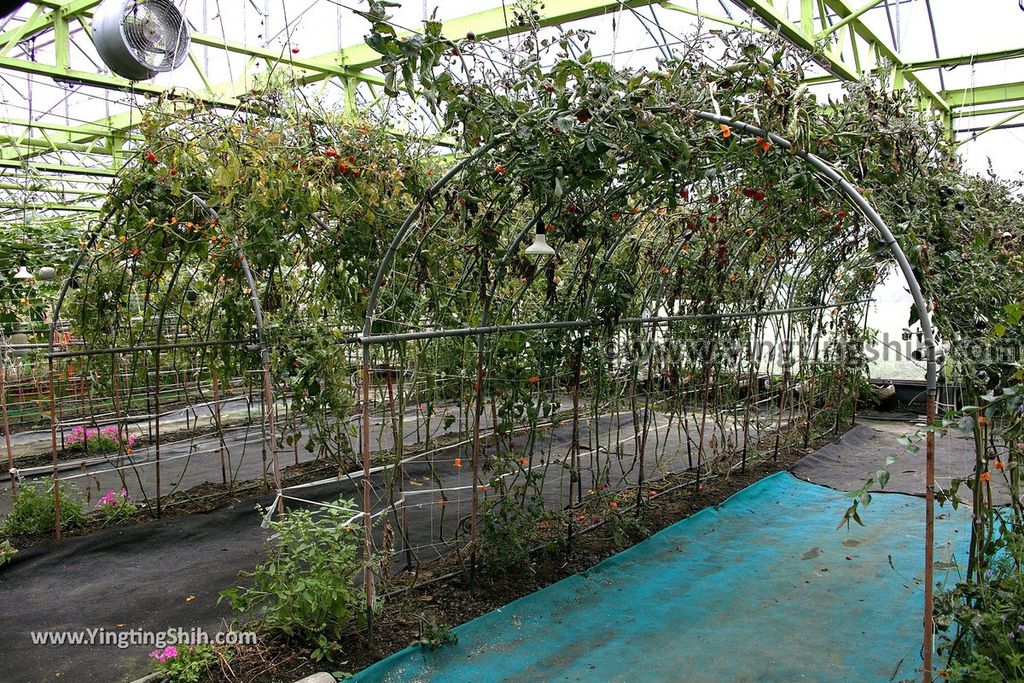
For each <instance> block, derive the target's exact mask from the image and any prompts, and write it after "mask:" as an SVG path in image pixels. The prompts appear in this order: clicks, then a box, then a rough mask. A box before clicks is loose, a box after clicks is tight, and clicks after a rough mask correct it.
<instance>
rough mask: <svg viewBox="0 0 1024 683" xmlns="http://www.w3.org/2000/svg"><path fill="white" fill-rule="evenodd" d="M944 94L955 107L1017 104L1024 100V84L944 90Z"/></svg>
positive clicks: (1002, 84)
mask: <svg viewBox="0 0 1024 683" xmlns="http://www.w3.org/2000/svg"><path fill="white" fill-rule="evenodd" d="M942 94H943V96H944V97H945V98H946V99H947V100H949V104H950V105H951V106H953V107H973V106H979V105H985V104H999V103H1002V102H1017V101H1019V100H1024V82H1018V83H1000V84H998V85H979V86H975V87H973V88H958V89H955V90H944V91H943V93H942Z"/></svg>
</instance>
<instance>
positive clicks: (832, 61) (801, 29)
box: [734, 0, 861, 81]
mask: <svg viewBox="0 0 1024 683" xmlns="http://www.w3.org/2000/svg"><path fill="white" fill-rule="evenodd" d="M734 1H735V3H736V4H738V5H741V6H742V7H744V8H745V9H746V10H747V11H748V12H750V13H751V14H752V15H753V16H756V17H757V18H759V19H760V20H761V21H763V22H764V23H765V24H766V25H767V26H768V27H769V28H772V29H775V30H776V31H778V32H779V33H780V34H781V35H782V36H783V37H784V38H785V39H786V40H788V41H789V42H791V43H793V44H794V45H797V46H799V47H802V48H803V49H805V50H808V51H810V52H812V53H814V54H816V55H820V58H819V60H818V62H819V64H821V66H822V68H824V69H825V70H826V71H828V72H829V73H831V74H834V75H835V76H837V77H839V78H841V79H843V80H846V81H858V80H860V78H861V74H860V73H859V72H858V71H857V70H856V69H855V68H853V67H852V66H850V65H849V64H846V63H845V62H843V59H842V56H841V55H839V54H837V53H835V52H833V51H832V50H831V49H828V48H825V46H824V44H823V43H821V42H818V41H817V40H816V34H815V32H814V24H813V21H809V19H811V18H812V17H813V12H811V11H809V9H813V7H812V6H811V3H810V0H801V3H802V4H801V12H800V23H799V24H797V23H794V22H793V21H791V20H790V18H789V16H787V14H786V8H785V7H784V6H783V5H782V4H780V3H775V2H772V1H771V0H734Z"/></svg>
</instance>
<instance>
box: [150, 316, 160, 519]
mask: <svg viewBox="0 0 1024 683" xmlns="http://www.w3.org/2000/svg"><path fill="white" fill-rule="evenodd" d="M159 342H160V337H159V335H158V336H157V343H158V344H159ZM153 353H154V354H155V356H154V359H153V368H154V370H155V371H156V376H155V377H154V380H153V388H154V392H153V419H152V420H151V422H152V423H153V458H154V460H155V461H156V464H155V465H154V468H155V469H156V516H157V518H159V517H160V512H161V508H160V348H159V346H158V347H157V349H156V351H154V352H153Z"/></svg>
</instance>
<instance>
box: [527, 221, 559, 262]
mask: <svg viewBox="0 0 1024 683" xmlns="http://www.w3.org/2000/svg"><path fill="white" fill-rule="evenodd" d="M526 253H527V254H530V255H534V256H554V255H555V253H556V252H555V250H554V248H553V247H552V246H551V245H550V244H548V236H547V233H546V232H545V231H544V224H543V223H538V224H537V232H536V233H535V234H534V236H533V244H531V245H530V246H528V247H527V248H526Z"/></svg>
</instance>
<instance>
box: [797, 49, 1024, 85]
mask: <svg viewBox="0 0 1024 683" xmlns="http://www.w3.org/2000/svg"><path fill="white" fill-rule="evenodd" d="M1022 58H1024V49H1022V48H1016V49H1013V50H996V51H995V52H979V53H978V54H974V55H957V56H954V57H936V58H933V59H919V60H916V61H913V62H906V63H904V65H903V70H904V71H929V70H931V69H938V68H942V67H951V66H972V65H974V64H986V63H990V62H1002V61H1007V60H1011V59H1022ZM881 70H882V67H875V68H873V69H870V70H868V71H867V73H869V74H877V73H879V72H880V71H881ZM835 80H836V78H835V77H834V76H813V77H811V78H808V79H807V81H806V82H807V83H809V84H811V85H814V84H817V83H829V82H832V81H835Z"/></svg>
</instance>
